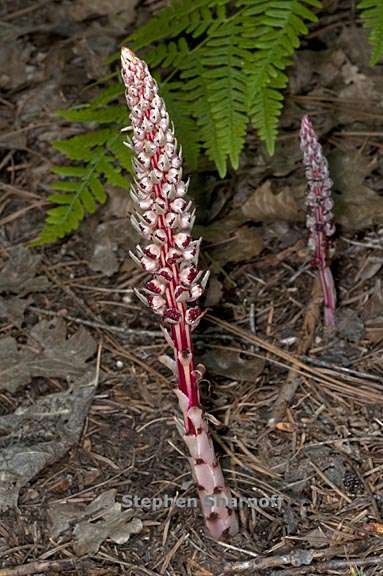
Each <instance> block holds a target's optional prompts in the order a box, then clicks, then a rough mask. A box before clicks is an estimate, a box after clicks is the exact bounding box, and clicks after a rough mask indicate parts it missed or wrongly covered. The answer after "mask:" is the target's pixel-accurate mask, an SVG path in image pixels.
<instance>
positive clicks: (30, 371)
mask: <svg viewBox="0 0 383 576" xmlns="http://www.w3.org/2000/svg"><path fill="white" fill-rule="evenodd" d="M36 344H37V345H38V347H37V349H36ZM95 351H96V342H95V341H94V340H93V338H92V336H91V335H90V334H89V332H87V331H86V330H85V328H83V327H81V328H80V329H79V330H78V331H77V332H76V333H75V334H73V335H72V336H70V337H69V338H66V327H65V323H64V321H63V320H62V319H61V318H57V319H55V320H53V321H51V320H43V321H41V322H39V323H38V324H37V325H36V326H34V328H33V329H32V330H31V333H30V337H29V340H28V344H27V345H18V343H17V341H16V340H15V339H14V338H12V337H10V336H7V337H5V338H2V339H0V389H3V390H8V391H10V392H15V391H16V390H17V389H18V388H20V387H22V386H25V385H27V384H29V382H30V381H31V379H32V378H33V377H36V376H40V377H41V376H45V377H46V378H59V377H62V378H66V377H67V376H81V375H82V374H84V373H85V372H86V370H87V369H88V367H87V365H86V360H88V359H89V358H90V357H91V356H93V354H94V353H95Z"/></svg>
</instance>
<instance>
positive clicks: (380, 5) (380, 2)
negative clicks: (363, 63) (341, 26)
mask: <svg viewBox="0 0 383 576" xmlns="http://www.w3.org/2000/svg"><path fill="white" fill-rule="evenodd" d="M358 8H359V10H360V11H361V16H362V20H363V23H364V26H365V27H366V28H367V30H368V31H369V41H370V44H371V47H372V52H371V57H370V64H371V66H374V65H375V64H378V62H379V61H380V60H381V59H382V58H383V0H361V2H359V4H358Z"/></svg>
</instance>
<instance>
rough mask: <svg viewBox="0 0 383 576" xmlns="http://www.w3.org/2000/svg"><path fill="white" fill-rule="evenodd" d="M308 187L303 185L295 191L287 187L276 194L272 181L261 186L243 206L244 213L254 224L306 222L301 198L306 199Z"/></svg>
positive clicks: (267, 181)
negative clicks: (275, 221)
mask: <svg viewBox="0 0 383 576" xmlns="http://www.w3.org/2000/svg"><path fill="white" fill-rule="evenodd" d="M305 190H306V186H305V185H304V184H301V185H300V186H298V187H297V188H296V189H295V190H294V191H293V190H292V189H291V188H290V187H289V186H286V187H284V188H282V189H281V190H280V191H278V192H276V191H275V190H274V189H273V185H272V183H271V180H266V182H264V183H263V184H261V186H259V187H258V188H257V189H256V190H255V191H254V192H253V194H252V195H251V196H250V198H249V199H248V200H247V201H246V202H245V203H244V205H243V206H242V212H243V214H244V215H245V216H246V218H248V220H252V221H253V222H268V221H274V220H285V221H286V220H287V221H289V222H295V221H302V222H303V221H304V211H303V210H302V202H300V201H299V198H301V199H302V198H304V195H305Z"/></svg>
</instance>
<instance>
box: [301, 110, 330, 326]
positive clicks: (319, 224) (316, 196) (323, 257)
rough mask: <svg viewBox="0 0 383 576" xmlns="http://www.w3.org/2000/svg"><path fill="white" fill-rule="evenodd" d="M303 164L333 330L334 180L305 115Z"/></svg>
mask: <svg viewBox="0 0 383 576" xmlns="http://www.w3.org/2000/svg"><path fill="white" fill-rule="evenodd" d="M300 140H301V150H302V152H303V164H304V166H305V173H306V178H307V182H308V193H307V201H306V205H307V219H306V223H307V228H308V231H309V240H308V246H309V248H310V250H311V251H312V252H313V255H314V256H313V265H314V266H316V268H317V269H318V271H319V277H320V282H321V286H322V292H323V301H324V322H325V326H326V328H327V329H329V330H334V328H335V305H336V293H335V285H334V279H333V276H332V273H331V269H330V266H329V259H330V251H331V248H332V245H333V241H332V236H333V234H334V232H335V225H334V222H333V220H334V216H333V213H332V208H333V205H334V203H333V201H332V198H331V186H332V181H331V180H330V177H329V171H328V164H327V160H326V158H325V157H324V155H323V152H322V148H321V145H320V144H319V142H318V138H317V135H316V134H315V132H314V129H313V126H312V123H311V120H310V118H309V117H308V116H303V118H302V123H301V130H300Z"/></svg>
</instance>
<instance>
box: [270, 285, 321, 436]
mask: <svg viewBox="0 0 383 576" xmlns="http://www.w3.org/2000/svg"><path fill="white" fill-rule="evenodd" d="M321 302H322V295H321V285H320V281H319V278H318V277H317V278H315V280H314V283H313V287H312V291H311V299H310V304H309V306H308V307H307V311H306V314H305V318H304V321H303V335H302V337H301V338H300V339H299V341H298V346H297V354H299V355H300V356H302V355H303V354H306V353H307V351H308V350H309V348H310V346H311V344H312V341H313V338H314V334H315V328H316V326H317V324H318V321H319V314H320V307H321ZM300 382H301V378H300V377H299V374H298V373H297V371H296V369H295V367H294V366H293V367H291V368H290V370H289V373H288V375H287V378H286V380H285V382H284V383H283V384H282V386H281V389H280V390H279V393H278V397H277V399H276V401H275V404H274V406H273V409H272V414H271V418H270V420H269V426H271V427H274V426H275V425H276V424H277V423H278V422H280V421H281V420H282V418H283V415H284V413H285V411H286V408H287V406H288V405H289V404H291V401H292V399H293V397H294V394H295V392H296V391H297V388H298V386H299V384H300Z"/></svg>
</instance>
